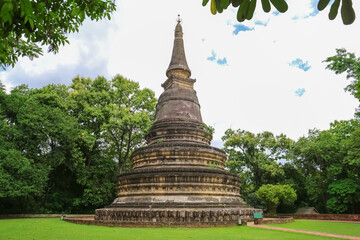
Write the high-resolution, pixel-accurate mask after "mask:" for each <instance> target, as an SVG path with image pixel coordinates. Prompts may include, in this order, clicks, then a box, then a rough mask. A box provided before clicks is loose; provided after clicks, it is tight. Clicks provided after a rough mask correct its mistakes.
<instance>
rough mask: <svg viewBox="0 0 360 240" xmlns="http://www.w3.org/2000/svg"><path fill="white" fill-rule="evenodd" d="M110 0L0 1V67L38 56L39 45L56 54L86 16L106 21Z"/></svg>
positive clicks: (111, 5)
mask: <svg viewBox="0 0 360 240" xmlns="http://www.w3.org/2000/svg"><path fill="white" fill-rule="evenodd" d="M114 10H115V2H114V1H112V0H91V1H87V0H68V1H62V0H52V1H49V0H3V1H1V2H0V64H1V66H0V67H1V68H3V69H5V68H6V67H7V66H9V65H10V66H14V65H15V63H16V62H17V61H18V58H19V57H25V56H27V57H30V58H31V59H32V58H33V57H38V56H39V55H42V48H41V47H40V46H39V44H40V45H46V46H48V51H49V52H54V53H57V52H58V50H59V47H60V45H65V44H66V43H69V41H68V40H67V34H68V33H72V32H77V31H79V27H80V26H81V25H82V23H83V22H84V20H85V18H86V17H89V18H90V19H91V20H96V21H98V20H100V19H102V18H108V19H110V13H111V12H112V11H114Z"/></svg>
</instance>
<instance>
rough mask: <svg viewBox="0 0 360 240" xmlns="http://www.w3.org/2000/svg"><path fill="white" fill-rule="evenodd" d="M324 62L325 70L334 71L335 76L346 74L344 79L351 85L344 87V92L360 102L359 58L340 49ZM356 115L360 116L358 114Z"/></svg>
mask: <svg viewBox="0 0 360 240" xmlns="http://www.w3.org/2000/svg"><path fill="white" fill-rule="evenodd" d="M324 62H327V63H328V65H327V66H326V69H329V70H331V71H334V72H335V74H342V73H344V72H346V74H347V75H346V78H347V79H351V83H350V84H349V85H348V86H346V88H345V91H347V92H350V93H351V94H352V95H354V97H355V98H357V99H358V100H359V101H360V58H357V57H356V55H355V54H354V53H350V52H347V51H346V50H345V49H343V48H342V49H336V55H334V56H332V57H328V58H327V59H326V60H325V61H324ZM356 114H357V115H358V116H360V115H359V114H360V113H359V112H357V113H356Z"/></svg>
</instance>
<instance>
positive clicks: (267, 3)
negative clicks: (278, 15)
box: [261, 0, 271, 13]
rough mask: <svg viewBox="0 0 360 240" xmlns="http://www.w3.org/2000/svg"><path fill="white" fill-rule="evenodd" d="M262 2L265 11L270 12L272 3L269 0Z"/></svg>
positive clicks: (262, 0)
mask: <svg viewBox="0 0 360 240" xmlns="http://www.w3.org/2000/svg"><path fill="white" fill-rule="evenodd" d="M261 4H262V8H263V10H264V12H267V13H268V12H270V10H271V5H270V2H269V0H261Z"/></svg>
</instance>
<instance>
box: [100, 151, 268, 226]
mask: <svg viewBox="0 0 360 240" xmlns="http://www.w3.org/2000/svg"><path fill="white" fill-rule="evenodd" d="M210 148H211V147H210ZM214 149H215V148H214ZM118 183H119V187H118V193H119V197H118V198H116V199H115V201H114V202H113V203H112V204H111V205H110V206H108V207H106V208H103V209H97V210H96V211H95V220H96V221H99V222H104V223H106V225H108V226H109V225H110V226H111V225H114V226H188V227H189V226H194V227H206V226H228V225H236V224H237V223H238V220H239V219H246V220H248V221H251V220H252V219H253V213H254V212H261V210H260V209H254V208H252V207H250V206H248V205H247V204H246V203H245V202H244V201H243V200H242V199H241V198H240V195H239V178H238V176H236V175H233V174H231V173H228V172H227V171H224V170H222V169H215V168H214V169H212V168H199V167H197V168H173V167H167V168H165V169H164V168H161V169H159V168H148V169H137V170H134V171H133V172H131V173H128V174H123V175H121V176H119V179H118Z"/></svg>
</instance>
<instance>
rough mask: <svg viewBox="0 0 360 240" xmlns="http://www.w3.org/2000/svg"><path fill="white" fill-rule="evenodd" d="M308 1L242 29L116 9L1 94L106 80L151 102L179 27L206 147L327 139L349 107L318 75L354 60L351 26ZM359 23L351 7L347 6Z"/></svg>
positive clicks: (167, 4)
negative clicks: (334, 60) (243, 136)
mask: <svg viewBox="0 0 360 240" xmlns="http://www.w3.org/2000/svg"><path fill="white" fill-rule="evenodd" d="M317 2H318V1H317V0H315V1H314V0H302V1H298V0H288V1H287V3H288V5H289V10H288V11H287V12H286V13H279V12H277V11H276V9H274V7H272V10H271V12H270V13H264V12H263V10H262V8H261V4H260V1H258V5H257V7H256V10H255V14H254V17H253V19H252V20H250V21H245V22H242V23H239V22H237V20H236V10H235V9H233V8H232V7H231V6H230V7H229V8H228V9H227V10H225V11H224V12H223V13H222V14H217V15H212V14H211V13H210V4H208V5H207V6H205V7H203V6H202V5H201V3H202V1H201V0H198V1H194V0H173V1H167V0H158V1H131V0H116V3H117V10H116V11H115V12H113V14H112V19H111V20H110V21H109V20H102V21H99V22H92V21H90V20H87V21H86V22H85V23H84V24H83V26H81V27H80V29H79V33H74V34H69V35H68V38H69V41H70V44H69V45H66V46H63V47H61V48H60V52H59V53H58V54H55V55H54V54H53V53H47V51H46V50H47V48H46V47H44V52H45V53H44V56H41V57H39V58H37V59H34V60H32V61H31V60H30V59H28V58H21V59H20V60H19V62H18V63H17V64H16V66H15V67H14V68H9V69H7V70H6V71H1V72H0V81H1V82H2V83H4V84H5V86H6V88H7V91H10V90H11V89H12V88H13V87H15V86H17V85H19V84H27V85H29V87H31V88H39V87H42V86H45V85H47V84H50V83H62V84H66V85H69V84H70V83H71V81H72V79H73V78H74V77H75V76H77V75H80V76H83V77H91V78H95V77H97V76H105V77H107V78H108V79H111V78H112V77H113V76H115V75H116V74H120V75H123V76H124V77H126V78H128V79H131V80H133V81H136V82H139V84H140V86H141V87H142V88H144V87H146V88H150V89H152V90H153V91H154V92H155V95H156V97H159V96H160V94H161V93H162V92H163V89H162V88H161V84H162V83H163V82H164V81H166V75H165V72H166V69H167V67H168V66H169V63H170V58H171V53H172V47H173V41H174V29H175V25H176V23H177V22H176V20H177V16H178V14H180V17H181V19H182V26H183V32H184V45H185V52H186V58H187V62H188V65H189V68H190V69H191V72H192V76H191V78H195V79H196V83H195V85H194V87H195V90H196V92H197V95H198V98H199V101H200V105H201V112H202V117H203V121H204V122H205V123H206V124H207V125H211V126H213V127H214V128H215V134H214V140H213V142H212V145H214V146H218V147H221V145H222V143H221V137H222V136H223V135H224V132H225V131H226V129H228V128H232V129H243V130H247V131H251V132H254V133H259V132H262V131H271V132H273V133H274V134H276V135H278V134H281V133H284V134H286V135H287V136H288V137H290V138H292V139H293V140H297V139H298V138H299V137H302V136H306V135H307V133H308V130H309V129H314V128H317V129H321V130H324V129H328V128H329V124H330V123H331V122H333V121H334V120H348V119H351V118H353V116H354V112H355V108H356V107H357V106H358V101H357V100H356V99H355V98H354V97H353V96H351V95H350V94H349V93H346V92H345V91H344V90H343V89H344V87H345V86H346V85H347V84H349V80H347V79H346V75H345V74H341V75H335V73H334V72H332V71H329V70H326V69H325V68H326V63H324V62H323V60H325V59H326V58H327V57H330V56H333V55H335V54H336V52H335V49H336V48H345V49H347V50H348V51H350V52H354V53H356V54H357V56H360V51H359V42H360V41H359V40H360V39H359V38H360V35H359V33H358V32H359V29H360V19H359V17H358V19H356V20H355V22H354V23H353V24H352V25H349V26H345V25H343V23H342V21H341V16H340V14H339V16H338V17H337V18H336V19H335V20H333V21H330V20H329V19H328V12H329V6H328V7H327V8H326V9H325V10H324V11H321V12H319V11H317V9H316V5H317ZM353 7H354V9H355V11H356V10H357V14H360V11H359V10H360V2H359V1H353Z"/></svg>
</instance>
